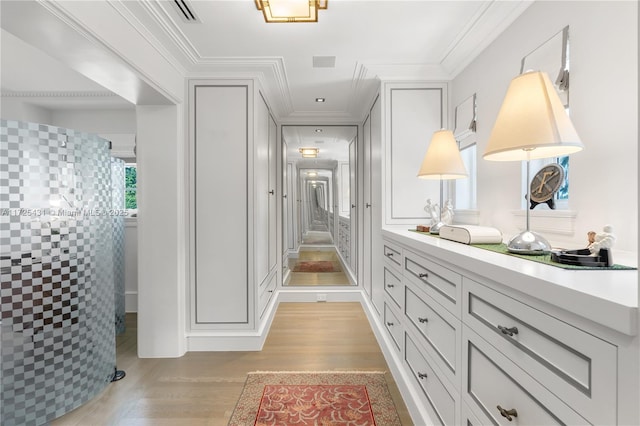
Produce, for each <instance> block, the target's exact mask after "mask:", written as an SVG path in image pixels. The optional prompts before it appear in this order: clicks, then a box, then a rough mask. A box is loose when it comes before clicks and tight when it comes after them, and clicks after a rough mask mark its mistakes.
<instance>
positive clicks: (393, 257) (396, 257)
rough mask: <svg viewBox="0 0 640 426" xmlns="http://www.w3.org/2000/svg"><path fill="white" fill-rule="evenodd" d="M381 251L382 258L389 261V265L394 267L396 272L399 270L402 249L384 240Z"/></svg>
mask: <svg viewBox="0 0 640 426" xmlns="http://www.w3.org/2000/svg"><path fill="white" fill-rule="evenodd" d="M382 250H383V252H382V254H383V255H384V257H386V258H387V259H389V261H390V263H391V264H392V265H393V266H394V267H397V268H398V270H400V268H401V267H402V248H400V247H399V246H397V245H395V244H393V243H392V242H389V241H386V240H385V241H384V243H383V246H382Z"/></svg>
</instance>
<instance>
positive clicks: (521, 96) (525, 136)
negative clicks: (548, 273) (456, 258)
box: [483, 71, 584, 255]
mask: <svg viewBox="0 0 640 426" xmlns="http://www.w3.org/2000/svg"><path fill="white" fill-rule="evenodd" d="M583 148H584V146H583V145H582V142H581V141H580V138H579V137H578V134H577V133H576V130H575V128H574V127H573V124H572V123H571V119H570V118H569V116H568V115H567V112H566V111H565V108H564V106H563V105H562V102H561V101H560V98H559V96H558V93H557V92H556V89H555V88H554V87H553V84H552V83H551V81H550V80H549V76H548V75H547V74H546V73H544V72H540V71H536V72H534V71H530V72H526V73H524V74H521V75H519V76H517V77H515V78H514V79H513V80H511V84H510V85H509V89H508V90H507V94H506V95H505V98H504V100H503V102H502V107H501V108H500V112H499V113H498V118H497V119H496V122H495V124H494V126H493V130H492V131H491V136H490V137H489V142H488V143H487V148H486V150H485V152H484V155H483V158H484V159H485V160H491V161H523V160H524V161H526V162H527V188H528V189H527V200H530V199H531V188H530V184H529V162H530V160H533V159H540V158H550V157H561V156H565V155H569V154H572V153H574V152H578V151H580V150H582V149H583ZM526 217H527V228H526V230H524V231H523V232H521V233H519V234H518V235H516V236H515V237H513V238H512V239H511V240H510V241H509V244H507V249H508V250H509V251H510V252H512V253H520V254H534V255H536V254H545V253H548V252H549V251H550V250H551V245H550V244H549V242H548V241H547V240H546V239H545V238H544V237H543V236H542V235H540V234H538V233H536V232H533V231H531V230H530V229H529V208H528V207H527V214H526Z"/></svg>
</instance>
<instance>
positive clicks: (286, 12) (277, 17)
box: [254, 0, 329, 22]
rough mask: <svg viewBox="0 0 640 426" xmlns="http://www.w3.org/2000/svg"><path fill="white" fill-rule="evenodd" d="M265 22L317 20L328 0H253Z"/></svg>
mask: <svg viewBox="0 0 640 426" xmlns="http://www.w3.org/2000/svg"><path fill="white" fill-rule="evenodd" d="M254 1H255V3H256V7H257V8H258V10H261V11H262V14H263V15H264V21H265V22H318V9H326V8H327V6H328V3H329V0H254Z"/></svg>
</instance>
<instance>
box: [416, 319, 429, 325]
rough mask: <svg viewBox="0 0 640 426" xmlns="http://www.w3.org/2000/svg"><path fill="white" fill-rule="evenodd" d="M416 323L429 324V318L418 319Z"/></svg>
mask: <svg viewBox="0 0 640 426" xmlns="http://www.w3.org/2000/svg"><path fill="white" fill-rule="evenodd" d="M418 321H420V322H421V323H423V324H424V323H425V322H429V318H418Z"/></svg>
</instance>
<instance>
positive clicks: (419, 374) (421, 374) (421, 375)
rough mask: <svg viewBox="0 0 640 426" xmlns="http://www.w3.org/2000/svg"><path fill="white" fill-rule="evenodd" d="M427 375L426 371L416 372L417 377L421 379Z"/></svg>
mask: <svg viewBox="0 0 640 426" xmlns="http://www.w3.org/2000/svg"><path fill="white" fill-rule="evenodd" d="M427 377H428V376H427V373H420V372H418V378H419V379H420V380H422V379H426V378H427Z"/></svg>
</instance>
